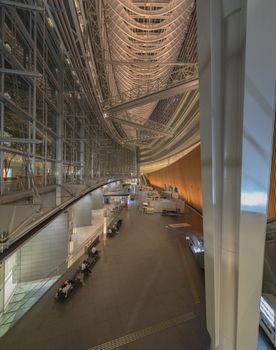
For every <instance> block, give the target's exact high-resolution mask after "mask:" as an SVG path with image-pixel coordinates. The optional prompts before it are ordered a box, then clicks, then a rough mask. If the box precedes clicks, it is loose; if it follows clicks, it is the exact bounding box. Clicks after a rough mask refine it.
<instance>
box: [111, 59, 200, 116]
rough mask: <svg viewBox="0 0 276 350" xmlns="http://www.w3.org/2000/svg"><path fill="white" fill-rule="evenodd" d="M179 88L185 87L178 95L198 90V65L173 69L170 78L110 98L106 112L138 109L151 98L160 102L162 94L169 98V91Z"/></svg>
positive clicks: (193, 64)
mask: <svg viewBox="0 0 276 350" xmlns="http://www.w3.org/2000/svg"><path fill="white" fill-rule="evenodd" d="M191 83H192V84H191ZM178 86H182V87H183V88H182V89H181V90H178V93H183V92H185V91H186V90H191V89H197V88H198V64H197V63H187V64H185V65H182V66H181V67H177V68H175V69H173V70H172V71H171V74H170V75H169V77H167V76H166V77H160V78H157V79H155V80H154V81H150V80H148V81H146V83H145V84H143V85H139V86H136V87H133V88H132V89H130V90H126V91H123V92H122V93H120V94H119V95H116V96H113V97H110V98H109V99H108V100H107V101H106V103H105V110H106V111H107V112H108V113H114V112H117V111H119V110H125V109H130V107H131V108H133V106H134V107H136V106H137V104H145V103H147V102H148V101H149V98H150V97H151V96H153V98H154V99H155V100H160V93H161V92H164V91H166V96H167V97H168V96H169V95H170V92H169V90H171V89H172V88H175V87H178ZM174 94H175V93H174ZM138 101H139V102H138ZM135 102H136V103H135Z"/></svg>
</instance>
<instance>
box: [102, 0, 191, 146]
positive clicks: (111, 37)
mask: <svg viewBox="0 0 276 350" xmlns="http://www.w3.org/2000/svg"><path fill="white" fill-rule="evenodd" d="M103 4H104V21H105V27H106V33H107V40H108V45H107V47H108V51H109V57H110V62H107V63H106V66H108V65H112V70H109V72H110V73H109V74H111V75H113V77H112V78H113V79H114V80H115V81H116V88H114V89H113V90H112V89H111V95H112V96H116V95H118V94H120V93H123V92H124V91H126V90H131V89H134V88H136V87H137V86H142V85H143V84H145V83H147V82H149V81H155V80H156V79H160V78H161V79H163V80H164V81H166V79H168V78H169V77H170V74H171V72H172V71H173V69H174V67H173V62H176V61H177V58H178V56H179V52H180V49H181V47H182V44H183V40H184V37H185V34H186V29H187V26H188V23H189V19H190V16H191V12H192V10H193V8H194V1H193V0H155V1H145V2H144V1H139V0H104V1H103ZM113 62H114V63H113ZM106 71H108V70H107V69H106ZM110 78H111V77H110V76H109V77H108V79H110ZM114 87H115V85H114ZM156 105H157V102H152V103H148V104H145V105H143V106H141V107H136V108H133V109H131V110H129V111H127V112H126V113H127V115H128V118H129V119H133V120H134V119H135V116H139V119H140V120H143V122H144V123H146V121H147V120H148V119H149V117H150V115H151V113H152V112H153V110H154V109H155V107H156ZM123 129H124V130H125V131H126V133H127V135H128V137H129V138H133V139H134V138H136V137H137V130H136V129H135V128H131V127H129V126H123Z"/></svg>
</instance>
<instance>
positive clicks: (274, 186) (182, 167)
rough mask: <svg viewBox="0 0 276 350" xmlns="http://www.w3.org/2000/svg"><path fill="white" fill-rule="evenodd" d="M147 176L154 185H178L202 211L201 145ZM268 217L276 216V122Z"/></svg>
mask: <svg viewBox="0 0 276 350" xmlns="http://www.w3.org/2000/svg"><path fill="white" fill-rule="evenodd" d="M145 176H146V177H147V179H148V180H149V182H150V183H151V184H152V185H154V186H157V187H160V188H164V185H165V184H169V185H172V186H176V187H178V190H179V193H180V196H181V198H183V199H184V200H185V201H186V202H187V203H188V204H190V205H191V206H192V207H194V208H195V209H197V210H198V211H200V212H201V213H202V191H201V168H200V146H198V147H197V148H195V149H194V150H193V151H192V152H191V153H189V154H188V155H186V156H185V157H183V158H181V159H179V160H178V161H177V162H175V163H173V164H171V165H169V166H168V167H166V168H163V169H161V170H158V171H155V172H153V173H149V174H145ZM267 217H268V219H269V218H272V217H276V123H275V130H274V139H273V153H272V161H271V175H270V191H269V201H268V208H267Z"/></svg>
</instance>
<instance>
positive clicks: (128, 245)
mask: <svg viewBox="0 0 276 350" xmlns="http://www.w3.org/2000/svg"><path fill="white" fill-rule="evenodd" d="M121 216H122V219H123V225H122V227H121V230H120V233H119V234H118V235H117V236H116V237H115V238H113V239H109V240H108V241H107V244H106V246H102V245H100V246H99V249H100V250H101V259H100V260H99V262H98V263H97V265H96V266H95V268H94V270H93V272H92V275H91V276H90V277H89V278H88V279H87V281H86V285H85V286H83V287H80V288H79V289H78V290H77V291H76V292H75V293H74V294H72V296H71V297H70V298H69V299H68V300H67V301H66V302H64V303H58V302H56V301H55V300H54V294H55V291H56V289H57V287H56V286H54V287H53V288H51V289H50V290H49V291H48V292H47V293H46V294H45V295H44V297H43V298H42V299H41V300H40V301H39V302H38V303H37V304H36V305H35V306H34V307H33V308H32V309H31V310H30V311H29V312H28V313H27V314H26V315H25V316H24V317H23V318H22V319H21V320H20V321H19V322H18V323H17V324H16V325H15V326H14V327H13V328H12V329H11V330H10V331H9V332H8V333H7V334H6V335H5V336H4V337H3V338H2V339H0V348H1V349H9V350H27V349H28V350H29V349H36V348H37V349H39V350H54V349H57V350H73V349H74V350H88V349H91V350H92V349H93V350H99V349H101V350H105V349H106V350H108V349H117V348H122V349H124V350H134V349H137V350H138V349H139V350H141V349H143V350H146V349H149V350H162V349H164V350H165V349H166V350H167V349H170V350H185V349H187V350H191V349H192V350H206V349H207V346H208V341H209V340H208V335H207V332H206V328H205V311H204V309H205V305H204V274H203V271H202V270H201V269H200V268H199V267H198V266H197V264H196V262H195V260H194V257H193V255H192V254H191V252H190V250H189V248H188V247H187V245H186V241H185V234H184V233H183V232H184V231H185V229H183V228H182V229H181V230H176V229H171V228H166V226H168V225H169V224H172V223H177V222H184V219H183V217H180V218H170V217H162V216H161V215H158V214H155V215H141V213H140V212H139V211H138V210H137V208H136V205H135V203H133V205H132V206H131V207H129V208H128V209H124V211H123V213H122V215H121ZM188 229H189V230H191V227H189V228H187V229H186V230H188Z"/></svg>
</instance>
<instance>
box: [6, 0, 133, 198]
mask: <svg viewBox="0 0 276 350" xmlns="http://www.w3.org/2000/svg"><path fill="white" fill-rule="evenodd" d="M40 4H41V3H40ZM0 18H1V20H0V23H1V24H0V62H1V64H0V194H1V195H3V194H7V193H11V192H16V191H17V192H19V191H24V190H26V191H27V190H32V191H33V193H34V197H35V196H37V195H38V194H39V188H40V187H46V186H50V185H51V186H52V185H58V186H61V185H62V184H66V183H67V184H68V183H83V184H89V183H90V182H91V181H92V180H94V179H97V178H102V177H109V176H111V175H112V176H129V175H131V174H134V173H136V153H135V150H133V149H132V150H131V149H129V148H127V147H124V146H122V144H121V143H117V142H115V141H114V140H113V139H112V138H110V134H112V133H111V132H110V130H109V128H108V127H107V125H106V123H105V122H104V121H103V119H102V111H101V106H100V103H99V102H100V99H102V97H100V98H99V97H98V94H99V92H100V91H102V90H104V88H103V84H102V85H101V88H100V89H98V88H96V84H97V82H98V80H94V79H93V70H91V63H89V62H90V58H92V56H89V54H88V52H89V50H88V48H87V47H86V45H85V44H84V41H83V34H82V27H81V23H80V22H79V20H78V8H77V6H76V2H74V1H73V0H69V1H66V2H60V1H57V0H48V1H47V2H46V1H45V2H43V6H42V5H40V6H36V4H35V3H34V2H33V1H32V0H25V1H22V2H20V3H19V2H16V1H1V3H0ZM93 50H94V51H93ZM93 50H92V51H91V55H93V57H94V55H95V54H96V52H95V48H93ZM98 68H99V67H95V69H98ZM95 71H96V70H95ZM95 71H94V72H95ZM104 96H105V95H104ZM105 97H106V96H105ZM111 136H112V135H111Z"/></svg>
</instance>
